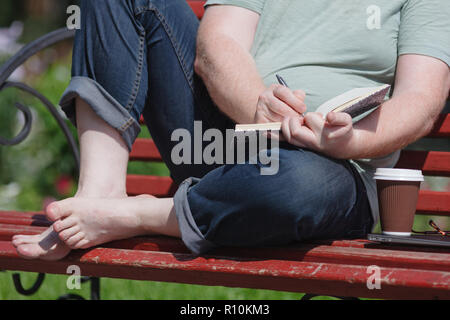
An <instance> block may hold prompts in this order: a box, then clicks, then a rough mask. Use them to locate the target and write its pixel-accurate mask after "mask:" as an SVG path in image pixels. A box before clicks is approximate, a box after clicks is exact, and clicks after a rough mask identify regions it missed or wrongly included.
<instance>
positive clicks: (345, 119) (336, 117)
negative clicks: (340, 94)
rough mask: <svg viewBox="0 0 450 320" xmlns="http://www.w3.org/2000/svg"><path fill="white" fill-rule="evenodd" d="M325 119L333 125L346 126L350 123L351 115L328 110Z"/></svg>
mask: <svg viewBox="0 0 450 320" xmlns="http://www.w3.org/2000/svg"><path fill="white" fill-rule="evenodd" d="M326 120H327V122H328V124H330V125H333V126H346V125H349V124H351V123H352V117H351V116H350V115H349V114H348V113H345V112H329V113H328V114H327V117H326Z"/></svg>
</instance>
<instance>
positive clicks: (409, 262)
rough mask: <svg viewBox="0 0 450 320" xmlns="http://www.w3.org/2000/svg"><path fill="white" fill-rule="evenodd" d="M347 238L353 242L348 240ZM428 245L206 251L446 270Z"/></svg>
mask: <svg viewBox="0 0 450 320" xmlns="http://www.w3.org/2000/svg"><path fill="white" fill-rule="evenodd" d="M21 232H27V234H37V233H39V232H42V228H39V227H34V228H30V227H28V226H5V225H0V236H1V237H2V239H3V240H8V239H7V236H9V237H11V236H12V235H13V234H18V233H21ZM347 242H357V241H354V240H353V241H350V240H347ZM102 247H105V248H109V249H127V250H140V251H159V252H161V251H166V252H173V253H184V254H190V252H189V250H188V249H187V248H186V247H185V246H184V244H183V242H182V241H181V240H179V239H171V238H166V237H156V238H155V237H153V238H152V237H138V238H132V239H125V240H119V241H114V242H111V243H108V244H104V245H102ZM423 249H428V248H421V247H410V248H409V250H407V251H404V250H402V248H401V247H396V246H389V247H387V246H382V245H379V244H376V243H373V242H366V245H365V246H359V247H356V246H347V245H339V243H335V244H332V245H330V244H324V243H320V242H319V243H303V244H296V245H292V246H284V247H271V248H233V247H224V248H218V249H215V250H213V251H211V252H210V254H209V255H211V256H212V255H214V256H219V257H228V259H230V258H231V259H234V258H245V259H268V258H270V259H277V260H290V261H309V262H317V263H335V264H351V265H364V266H370V265H378V266H380V267H398V268H401V267H408V268H416V269H424V270H435V271H436V270H441V271H450V256H449V255H448V250H446V249H444V248H434V251H432V250H429V251H426V250H423Z"/></svg>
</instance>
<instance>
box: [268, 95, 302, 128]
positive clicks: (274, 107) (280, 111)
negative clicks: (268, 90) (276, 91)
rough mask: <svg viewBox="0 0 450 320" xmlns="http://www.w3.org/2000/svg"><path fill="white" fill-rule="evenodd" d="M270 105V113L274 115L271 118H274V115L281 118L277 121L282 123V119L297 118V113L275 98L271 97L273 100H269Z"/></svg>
mask: <svg viewBox="0 0 450 320" xmlns="http://www.w3.org/2000/svg"><path fill="white" fill-rule="evenodd" d="M269 103H270V111H271V112H273V113H274V114H273V115H272V116H275V114H276V115H277V116H278V117H281V118H280V119H279V120H278V121H280V122H281V121H283V118H284V117H289V116H291V117H294V116H297V115H298V113H297V112H296V111H295V110H294V109H292V108H291V107H290V106H289V105H288V104H286V103H285V102H284V101H282V100H280V99H278V98H277V97H276V96H273V99H270V100H269Z"/></svg>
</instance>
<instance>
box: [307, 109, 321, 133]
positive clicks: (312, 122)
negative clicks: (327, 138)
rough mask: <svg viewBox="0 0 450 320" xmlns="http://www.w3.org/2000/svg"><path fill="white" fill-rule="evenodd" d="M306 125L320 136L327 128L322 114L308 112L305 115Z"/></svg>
mask: <svg viewBox="0 0 450 320" xmlns="http://www.w3.org/2000/svg"><path fill="white" fill-rule="evenodd" d="M305 124H306V126H308V127H309V128H310V129H311V130H312V131H314V132H316V133H317V134H320V133H321V132H322V131H323V128H324V126H325V120H324V119H323V116H322V115H321V114H320V113H317V112H308V113H307V114H306V115H305Z"/></svg>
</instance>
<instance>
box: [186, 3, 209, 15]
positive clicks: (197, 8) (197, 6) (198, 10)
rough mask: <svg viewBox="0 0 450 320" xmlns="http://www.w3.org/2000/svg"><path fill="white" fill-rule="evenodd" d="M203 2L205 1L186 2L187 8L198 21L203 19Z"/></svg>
mask: <svg viewBox="0 0 450 320" xmlns="http://www.w3.org/2000/svg"><path fill="white" fill-rule="evenodd" d="M205 2H206V1H203V0H197V1H192V0H188V1H187V3H188V4H189V6H190V7H191V9H192V11H194V13H195V15H196V16H197V18H199V19H201V18H202V17H203V14H204V13H205V9H204V8H203V5H204V4H205Z"/></svg>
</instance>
